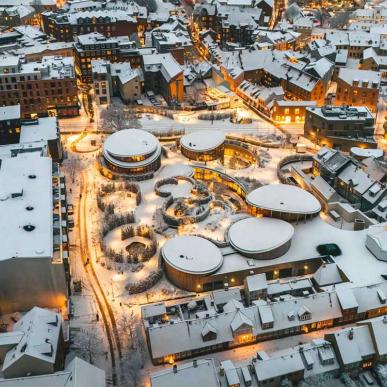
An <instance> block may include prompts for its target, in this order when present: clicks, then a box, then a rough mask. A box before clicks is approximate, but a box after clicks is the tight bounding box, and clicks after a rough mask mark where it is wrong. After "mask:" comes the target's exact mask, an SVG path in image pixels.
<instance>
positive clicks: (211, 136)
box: [180, 130, 225, 152]
mask: <svg viewBox="0 0 387 387" xmlns="http://www.w3.org/2000/svg"><path fill="white" fill-rule="evenodd" d="M224 140H225V135H224V133H223V132H221V131H216V130H206V131H205V132H193V133H189V134H186V135H185V136H183V137H182V138H181V142H180V143H181V145H182V146H183V147H184V148H186V149H189V150H192V151H196V152H205V151H210V150H212V149H215V148H217V147H218V146H220V145H222V144H223V143H224Z"/></svg>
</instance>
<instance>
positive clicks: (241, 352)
mask: <svg viewBox="0 0 387 387" xmlns="http://www.w3.org/2000/svg"><path fill="white" fill-rule="evenodd" d="M190 117H191V116H190ZM191 120H192V122H191ZM141 123H142V125H143V128H144V129H148V130H157V131H160V130H169V129H171V128H174V129H182V128H185V129H186V130H187V131H194V130H200V131H203V135H205V130H207V129H218V130H222V131H224V132H226V133H231V132H232V133H254V134H256V135H270V134H274V133H277V134H278V130H277V129H276V128H274V127H273V126H272V125H270V124H268V123H266V122H264V121H262V120H260V119H257V120H256V121H253V123H252V124H249V125H235V124H231V123H230V122H229V121H214V123H213V124H212V123H211V122H210V121H209V122H207V121H200V120H197V118H195V116H194V118H190V120H188V121H186V122H184V123H181V122H177V121H174V120H171V119H168V118H165V117H157V118H155V117H154V116H151V119H149V118H148V116H145V117H143V118H142V119H141ZM84 124H85V120H81V121H75V120H73V121H72V122H69V123H68V124H67V125H66V129H70V128H71V130H74V131H77V130H79V131H80V129H81V130H83V129H84V126H83V125H84ZM76 136H78V135H76ZM96 136H97V135H96ZM99 137H100V139H101V141H102V138H103V137H102V136H99ZM75 138H76V137H75ZM75 138H73V139H72V140H74V139H75ZM86 139H87V137H86ZM97 139H98V136H97ZM72 140H71V139H70V140H68V142H67V146H66V147H67V149H68V154H69V158H68V159H67V160H65V162H64V171H65V172H66V174H67V175H68V176H69V178H68V179H67V184H68V189H71V190H72V191H71V192H69V198H70V200H69V201H70V202H72V203H74V204H75V205H76V203H77V201H78V197H79V187H80V185H79V175H80V173H81V171H84V172H85V174H86V177H87V181H86V184H87V187H88V194H87V195H88V196H87V197H88V199H87V214H88V219H87V227H88V231H89V241H90V246H91V250H92V251H91V257H90V258H91V259H93V260H95V264H94V267H95V270H96V272H97V275H98V277H99V279H100V282H101V285H102V287H103V289H104V290H105V292H106V294H107V296H108V298H109V300H110V301H111V304H112V307H113V310H114V313H115V314H116V315H117V317H119V316H120V314H121V313H125V312H126V311H127V309H126V307H127V306H130V307H132V308H133V309H134V310H135V312H136V313H139V304H142V303H147V302H156V301H160V300H163V299H173V298H176V297H181V296H189V295H191V296H192V295H193V294H191V293H188V292H184V291H181V290H179V289H176V288H175V287H174V286H173V285H172V284H170V283H169V282H168V280H167V279H166V278H165V277H163V278H162V279H161V280H160V281H159V282H158V283H157V284H156V285H155V286H154V287H153V288H151V289H150V290H149V291H147V292H146V293H142V294H139V295H128V294H127V291H126V290H125V284H126V283H128V282H129V281H130V282H132V281H135V280H137V279H141V278H142V277H143V276H146V275H147V274H148V273H149V272H151V271H153V270H156V268H157V258H158V254H159V251H158V253H157V254H156V256H155V258H152V259H151V260H150V261H148V262H145V263H144V267H143V268H142V270H140V271H138V272H132V271H130V270H127V269H126V268H123V267H120V265H119V264H117V266H116V267H115V268H111V269H110V270H109V269H107V268H106V266H103V265H101V263H102V262H104V258H103V254H102V252H101V250H100V247H99V235H100V231H101V216H102V213H101V211H99V210H98V208H97V205H96V192H97V191H98V188H99V186H100V185H101V184H106V183H108V182H110V181H109V180H107V179H106V178H104V177H102V176H101V175H100V174H99V172H98V171H97V169H96V163H95V161H96V159H95V157H96V154H95V153H73V152H72V151H71V149H70V146H69V144H70V143H71V141H72ZM162 145H163V146H164V147H165V148H166V149H167V154H168V157H167V158H165V157H163V159H162V167H161V168H160V170H159V171H157V172H156V173H155V176H154V178H153V179H151V180H147V181H142V182H139V185H140V188H141V193H142V202H141V204H140V205H139V206H137V207H136V209H135V214H136V222H137V223H145V224H147V225H149V226H152V225H155V224H156V220H155V218H154V214H155V212H156V210H158V209H160V208H161V206H162V204H163V202H164V201H165V198H161V197H159V196H157V195H156V194H155V192H154V184H155V182H156V181H157V180H158V179H163V178H167V177H172V176H177V175H185V176H190V175H191V174H192V168H191V167H190V165H192V163H191V162H190V161H189V160H187V159H186V158H185V157H184V156H182V155H181V154H180V153H179V152H174V151H172V150H170V149H168V145H165V144H162ZM261 149H262V148H261ZM292 152H293V151H292V150H288V149H268V150H267V155H266V156H267V157H266V156H265V160H264V161H265V162H264V164H265V167H264V168H259V167H258V166H256V165H255V166H251V167H249V168H246V169H243V170H230V169H225V168H224V167H223V166H222V165H221V164H220V163H219V162H217V161H216V162H212V163H207V166H209V167H214V168H216V169H220V170H222V171H224V172H226V173H227V174H230V175H231V176H234V177H241V178H244V177H249V178H251V179H256V180H258V181H260V182H261V183H263V184H267V183H277V182H278V178H277V171H276V169H277V165H278V162H279V160H280V159H282V158H283V157H285V156H288V155H289V154H291V153H292ZM164 189H167V190H171V192H172V193H173V194H174V195H177V196H178V195H184V194H185V192H187V191H188V190H189V184H188V185H186V184H179V185H178V186H165V187H164ZM108 200H112V201H113V202H114V203H115V205H116V210H117V211H119V212H126V211H127V210H128V209H132V208H134V206H135V204H134V198H132V196H130V197H126V198H125V197H122V196H121V193H115V194H113V195H112V196H111V197H110V198H109V199H108ZM243 216H245V215H243V214H237V215H231V214H230V213H229V212H227V211H224V210H220V209H216V211H214V212H213V213H211V215H210V216H209V217H208V218H207V219H206V220H204V221H203V222H200V223H198V224H196V225H193V226H184V227H183V228H182V229H181V230H179V232H181V233H184V234H188V233H192V232H193V233H196V234H201V233H203V234H206V235H210V236H211V237H212V238H214V239H218V240H223V238H224V234H225V232H226V230H227V228H228V227H229V224H230V223H231V222H232V221H234V220H236V219H237V218H239V217H243ZM294 226H295V234H294V237H293V240H292V245H291V248H290V249H289V251H288V252H287V253H286V254H285V255H284V256H283V257H280V258H278V259H276V260H274V261H273V263H275V262H278V263H279V262H281V261H283V260H296V259H301V258H310V257H315V256H318V253H317V251H316V246H317V245H318V244H322V243H336V244H337V245H338V246H339V247H340V249H341V251H342V255H341V256H339V257H336V258H335V259H336V261H337V263H338V264H339V266H340V267H341V268H342V269H343V270H344V272H345V273H346V274H347V275H348V277H349V278H350V280H351V281H353V284H355V285H367V284H372V283H375V282H379V281H381V277H380V274H383V273H384V274H387V263H385V262H381V261H378V260H377V259H376V258H374V257H373V255H372V254H371V253H370V252H369V251H368V250H367V249H366V247H365V244H364V242H365V237H366V230H364V231H357V232H355V231H349V230H340V229H337V228H336V227H333V226H332V225H330V224H328V223H327V222H325V221H324V219H323V218H322V217H316V218H314V219H313V220H311V221H307V222H306V223H300V224H295V225H294ZM175 233H176V231H175V230H171V229H170V230H169V235H168V236H173V235H174V234H175ZM109 238H110V236H109ZM112 238H113V237H112ZM157 238H158V244H159V249H160V248H161V247H162V245H163V244H164V243H165V240H166V238H164V237H162V236H160V235H157ZM119 239H120V238H119ZM115 240H116V241H117V236H116V239H115ZM112 241H114V239H112ZM71 243H72V246H73V247H72V249H73V250H72V256H73V257H75V258H74V259H72V272H73V278H74V279H81V280H83V279H84V277H83V269H82V264H81V263H80V258H79V257H80V252H79V249H78V246H79V237H78V230H77V228H75V229H74V231H73V233H72V235H71ZM96 261H99V263H98V262H96ZM224 265H227V258H226V259H225V262H224ZM73 300H74V302H75V303H76V304H77V312H76V313H77V316H78V317H77V318H76V320H75V322H74V323H75V324H78V325H85V326H89V325H90V328H92V329H93V328H94V327H97V331H98V333H100V336H101V337H105V335H104V334H103V332H102V324H101V322H100V323H95V322H93V321H92V320H93V317H92V316H93V314H94V310H95V306H94V301H93V297H92V295H91V292H90V291H89V290H87V289H85V290H84V295H82V297H81V298H77V297H73ZM85 303H86V304H87V305H85ZM98 324H99V325H98ZM88 329H89V328H88ZM323 333H324V332H323V331H321V332H317V333H315V334H323ZM304 336H305V335H300V336H294V337H291V338H286V339H281V340H275V341H270V342H265V343H261V344H256V345H251V346H246V347H241V348H237V349H233V350H230V351H225V352H220V353H216V354H213V355H211V356H212V357H215V358H216V359H219V360H224V359H231V360H238V359H247V358H248V359H251V358H252V357H253V356H254V355H255V353H256V351H257V350H258V349H259V350H261V349H266V350H277V349H282V348H286V347H288V346H289V345H290V346H292V345H297V344H298V343H299V342H300V341H303V340H304ZM305 337H307V338H308V340H309V339H310V337H311V336H310V335H308V336H305ZM105 348H107V346H106V340H105V339H104V341H103V342H102V343H101V349H100V354H99V355H98V359H97V360H96V363H97V365H99V366H102V367H103V368H105V369H107V370H108V368H109V364H108V363H109V362H108V361H106V359H105V355H104V353H105V351H106V349H105ZM147 356H148V355H147ZM207 356H208V355H207ZM149 371H152V372H154V371H155V367H153V366H151V365H150V361H149V357H148V360H147V365H146V367H145V369H144V371H143V374H144V375H145V376H147V375H149Z"/></svg>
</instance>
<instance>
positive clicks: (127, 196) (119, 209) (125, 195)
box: [103, 191, 136, 214]
mask: <svg viewBox="0 0 387 387" xmlns="http://www.w3.org/2000/svg"><path fill="white" fill-rule="evenodd" d="M103 201H104V203H105V205H107V204H114V211H115V212H116V213H119V214H122V213H126V212H131V211H132V210H134V209H135V208H136V195H135V194H134V193H132V192H125V191H116V192H113V193H110V194H108V195H106V196H105V197H104V198H103Z"/></svg>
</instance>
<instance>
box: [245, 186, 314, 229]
mask: <svg viewBox="0 0 387 387" xmlns="http://www.w3.org/2000/svg"><path fill="white" fill-rule="evenodd" d="M246 202H247V205H248V206H249V211H250V213H251V214H253V215H262V216H267V217H271V218H279V219H285V220H289V221H293V220H302V219H306V218H308V217H313V216H315V215H317V214H318V213H319V212H320V211H321V204H320V202H319V201H318V200H317V199H316V198H315V197H314V196H313V195H312V194H311V193H309V192H308V191H305V190H304V189H302V188H299V187H297V186H294V185H288V184H269V185H265V186H263V187H260V188H257V189H255V190H254V191H251V192H250V193H249V194H248V195H247V197H246Z"/></svg>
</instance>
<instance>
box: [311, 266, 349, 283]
mask: <svg viewBox="0 0 387 387" xmlns="http://www.w3.org/2000/svg"><path fill="white" fill-rule="evenodd" d="M313 278H314V280H315V281H316V282H317V284H318V285H319V286H328V285H332V284H337V283H340V282H343V280H342V279H341V275H340V271H339V268H338V267H337V264H336V263H326V264H325V263H324V264H323V265H321V266H320V267H319V268H318V269H317V271H316V272H315V273H314V274H313Z"/></svg>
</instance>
